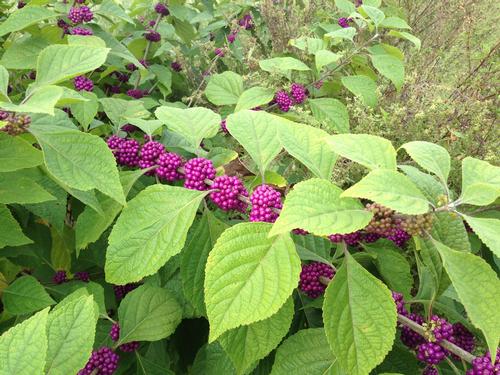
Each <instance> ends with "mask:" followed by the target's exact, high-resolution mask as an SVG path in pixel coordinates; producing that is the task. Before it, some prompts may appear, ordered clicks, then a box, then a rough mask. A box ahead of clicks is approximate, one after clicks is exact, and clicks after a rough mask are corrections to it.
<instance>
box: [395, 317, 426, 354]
mask: <svg viewBox="0 0 500 375" xmlns="http://www.w3.org/2000/svg"><path fill="white" fill-rule="evenodd" d="M407 318H408V319H410V320H413V321H414V322H415V323H417V324H420V325H422V324H423V323H424V318H423V317H422V316H420V315H418V314H413V313H412V314H409V315H408V316H407ZM401 342H402V343H403V344H405V345H406V346H407V347H408V348H410V349H415V348H416V347H417V346H418V345H420V344H423V343H425V339H424V338H423V336H421V335H419V334H418V333H416V332H415V331H412V330H411V329H410V328H408V327H406V326H403V327H402V328H401Z"/></svg>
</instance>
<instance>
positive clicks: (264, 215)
mask: <svg viewBox="0 0 500 375" xmlns="http://www.w3.org/2000/svg"><path fill="white" fill-rule="evenodd" d="M250 202H251V203H252V209H251V211H250V221H265V222H267V223H274V222H275V221H276V219H277V218H278V216H279V214H278V212H276V211H277V210H278V209H281V208H282V207H283V204H282V203H281V194H280V192H279V191H277V190H275V189H273V188H272V187H271V186H269V185H260V186H257V187H256V188H255V189H254V191H253V193H252V196H251V197H250Z"/></svg>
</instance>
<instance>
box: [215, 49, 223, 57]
mask: <svg viewBox="0 0 500 375" xmlns="http://www.w3.org/2000/svg"><path fill="white" fill-rule="evenodd" d="M214 53H215V54H216V55H217V56H219V57H224V55H225V52H224V49H223V48H216V49H215V50H214Z"/></svg>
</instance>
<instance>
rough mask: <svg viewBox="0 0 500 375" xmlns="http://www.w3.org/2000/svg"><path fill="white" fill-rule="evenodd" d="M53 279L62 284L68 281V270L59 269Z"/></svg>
mask: <svg viewBox="0 0 500 375" xmlns="http://www.w3.org/2000/svg"><path fill="white" fill-rule="evenodd" d="M52 281H53V282H54V283H55V284H62V283H65V282H67V281H68V276H67V275H66V271H64V270H59V271H57V272H56V273H55V274H54V276H52Z"/></svg>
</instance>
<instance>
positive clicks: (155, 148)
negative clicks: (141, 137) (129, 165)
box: [141, 141, 165, 161]
mask: <svg viewBox="0 0 500 375" xmlns="http://www.w3.org/2000/svg"><path fill="white" fill-rule="evenodd" d="M164 152H165V146H163V145H162V144H161V143H160V142H156V141H148V142H146V143H144V145H143V146H142V148H141V160H149V161H156V159H158V157H159V156H160V155H161V154H162V153H164Z"/></svg>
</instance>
